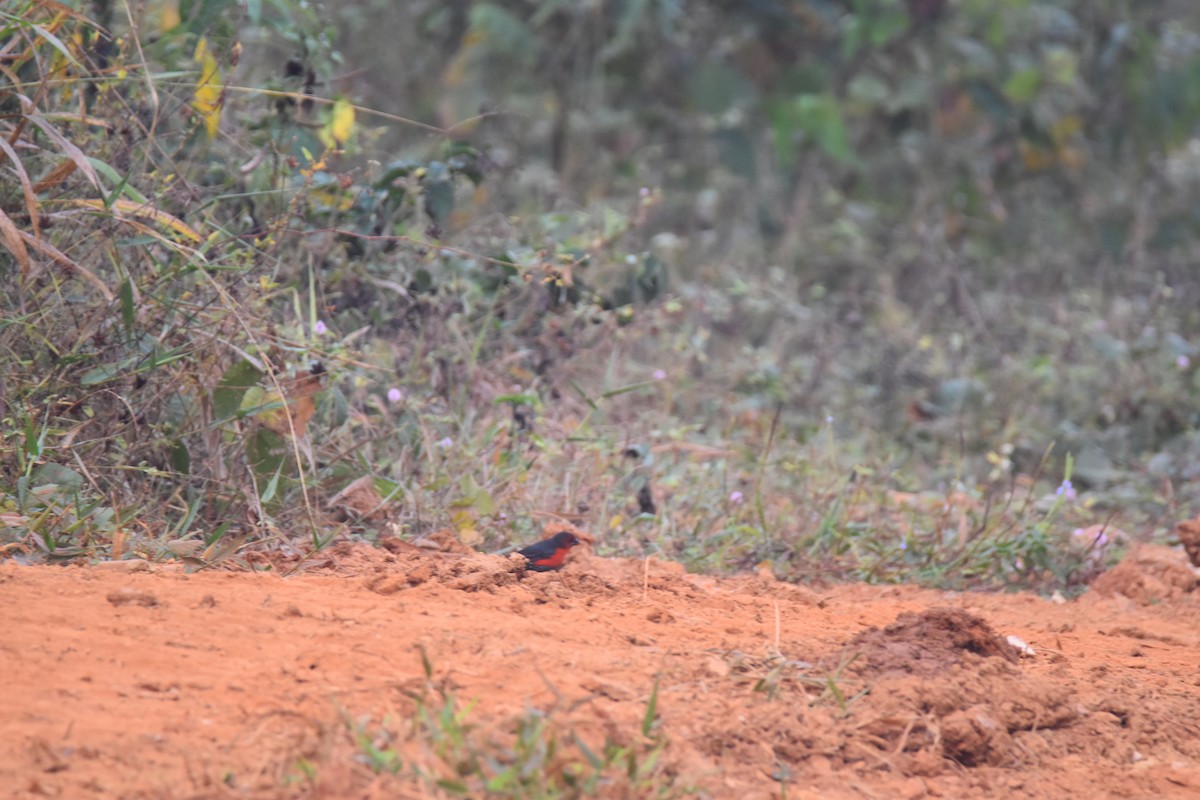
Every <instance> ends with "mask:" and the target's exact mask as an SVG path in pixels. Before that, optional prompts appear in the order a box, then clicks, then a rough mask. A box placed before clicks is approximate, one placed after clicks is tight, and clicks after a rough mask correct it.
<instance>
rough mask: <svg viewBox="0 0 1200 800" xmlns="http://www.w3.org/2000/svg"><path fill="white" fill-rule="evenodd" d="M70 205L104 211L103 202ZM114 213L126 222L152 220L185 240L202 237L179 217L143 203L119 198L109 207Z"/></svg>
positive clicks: (79, 201) (78, 202) (194, 240)
mask: <svg viewBox="0 0 1200 800" xmlns="http://www.w3.org/2000/svg"><path fill="white" fill-rule="evenodd" d="M70 202H71V205H75V206H82V207H84V208H93V209H95V210H96V211H103V210H104V201H103V200H72V201H70ZM111 208H112V210H113V211H115V212H116V216H117V217H118V218H120V219H122V220H124V221H126V222H130V221H133V220H135V219H136V218H137V217H142V218H144V219H149V220H153V221H154V222H156V223H158V224H159V225H162V226H163V227H165V228H170V229H171V230H173V231H175V233H177V234H179V235H180V236H181V237H183V238H185V239H190V240H192V241H193V242H199V241H201V240H202V239H203V237H202V236H201V235H200V234H199V233H197V232H196V230H195V229H194V228H192V227H191V226H190V225H188V224H187V223H186V222H184V221H183V220H181V219H180V218H179V217H176V216H173V215H171V214H168V213H167V212H165V211H159V210H158V209H157V208H154V207H152V206H148V205H146V204H145V203H136V202H134V201H133V200H128V199H126V198H120V199H118V200H114V201H113V202H112V206H111Z"/></svg>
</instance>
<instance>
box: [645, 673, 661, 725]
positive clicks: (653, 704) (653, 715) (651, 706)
mask: <svg viewBox="0 0 1200 800" xmlns="http://www.w3.org/2000/svg"><path fill="white" fill-rule="evenodd" d="M657 721H658V678H657V677H655V679H654V688H653V689H651V690H650V702H649V703H647V704H646V714H645V716H643V717H642V735H643V736H649V735H650V732H651V731H653V730H654V723H655V722H657Z"/></svg>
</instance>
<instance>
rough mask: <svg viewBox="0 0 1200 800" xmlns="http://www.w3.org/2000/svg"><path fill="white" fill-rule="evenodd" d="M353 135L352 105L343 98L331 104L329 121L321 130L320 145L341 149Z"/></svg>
mask: <svg viewBox="0 0 1200 800" xmlns="http://www.w3.org/2000/svg"><path fill="white" fill-rule="evenodd" d="M352 135H354V105H353V104H352V103H351V102H350V101H349V100H347V99H346V98H344V97H339V98H338V99H337V100H335V101H334V103H333V110H332V111H330V113H329V121H328V122H326V123H325V127H324V128H322V129H321V133H320V136H321V144H323V145H325V146H326V147H331V148H334V147H342V146H343V145H345V144H346V142H348V141H350V137H351V136H352Z"/></svg>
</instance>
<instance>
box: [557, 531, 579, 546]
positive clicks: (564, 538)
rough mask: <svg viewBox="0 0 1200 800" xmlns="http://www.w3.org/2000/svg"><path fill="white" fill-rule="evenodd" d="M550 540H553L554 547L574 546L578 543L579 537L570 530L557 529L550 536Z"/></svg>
mask: <svg viewBox="0 0 1200 800" xmlns="http://www.w3.org/2000/svg"><path fill="white" fill-rule="evenodd" d="M550 541H552V542H554V546H555V548H561V547H574V546H575V545H577V544H579V537H578V536H576V535H575V534H573V533H571V532H570V531H559V532H558V533H556V534H554V536H552V537H550Z"/></svg>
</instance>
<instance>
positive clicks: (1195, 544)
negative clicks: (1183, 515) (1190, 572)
mask: <svg viewBox="0 0 1200 800" xmlns="http://www.w3.org/2000/svg"><path fill="white" fill-rule="evenodd" d="M1175 535H1176V536H1178V537H1179V541H1180V543H1181V544H1182V545H1183V549H1184V551H1185V552H1186V553H1187V556H1188V560H1189V561H1191V562H1192V566H1193V567H1200V517H1196V518H1195V519H1186V520H1184V521H1183V522H1181V523H1179V524H1178V525H1176V526H1175Z"/></svg>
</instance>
